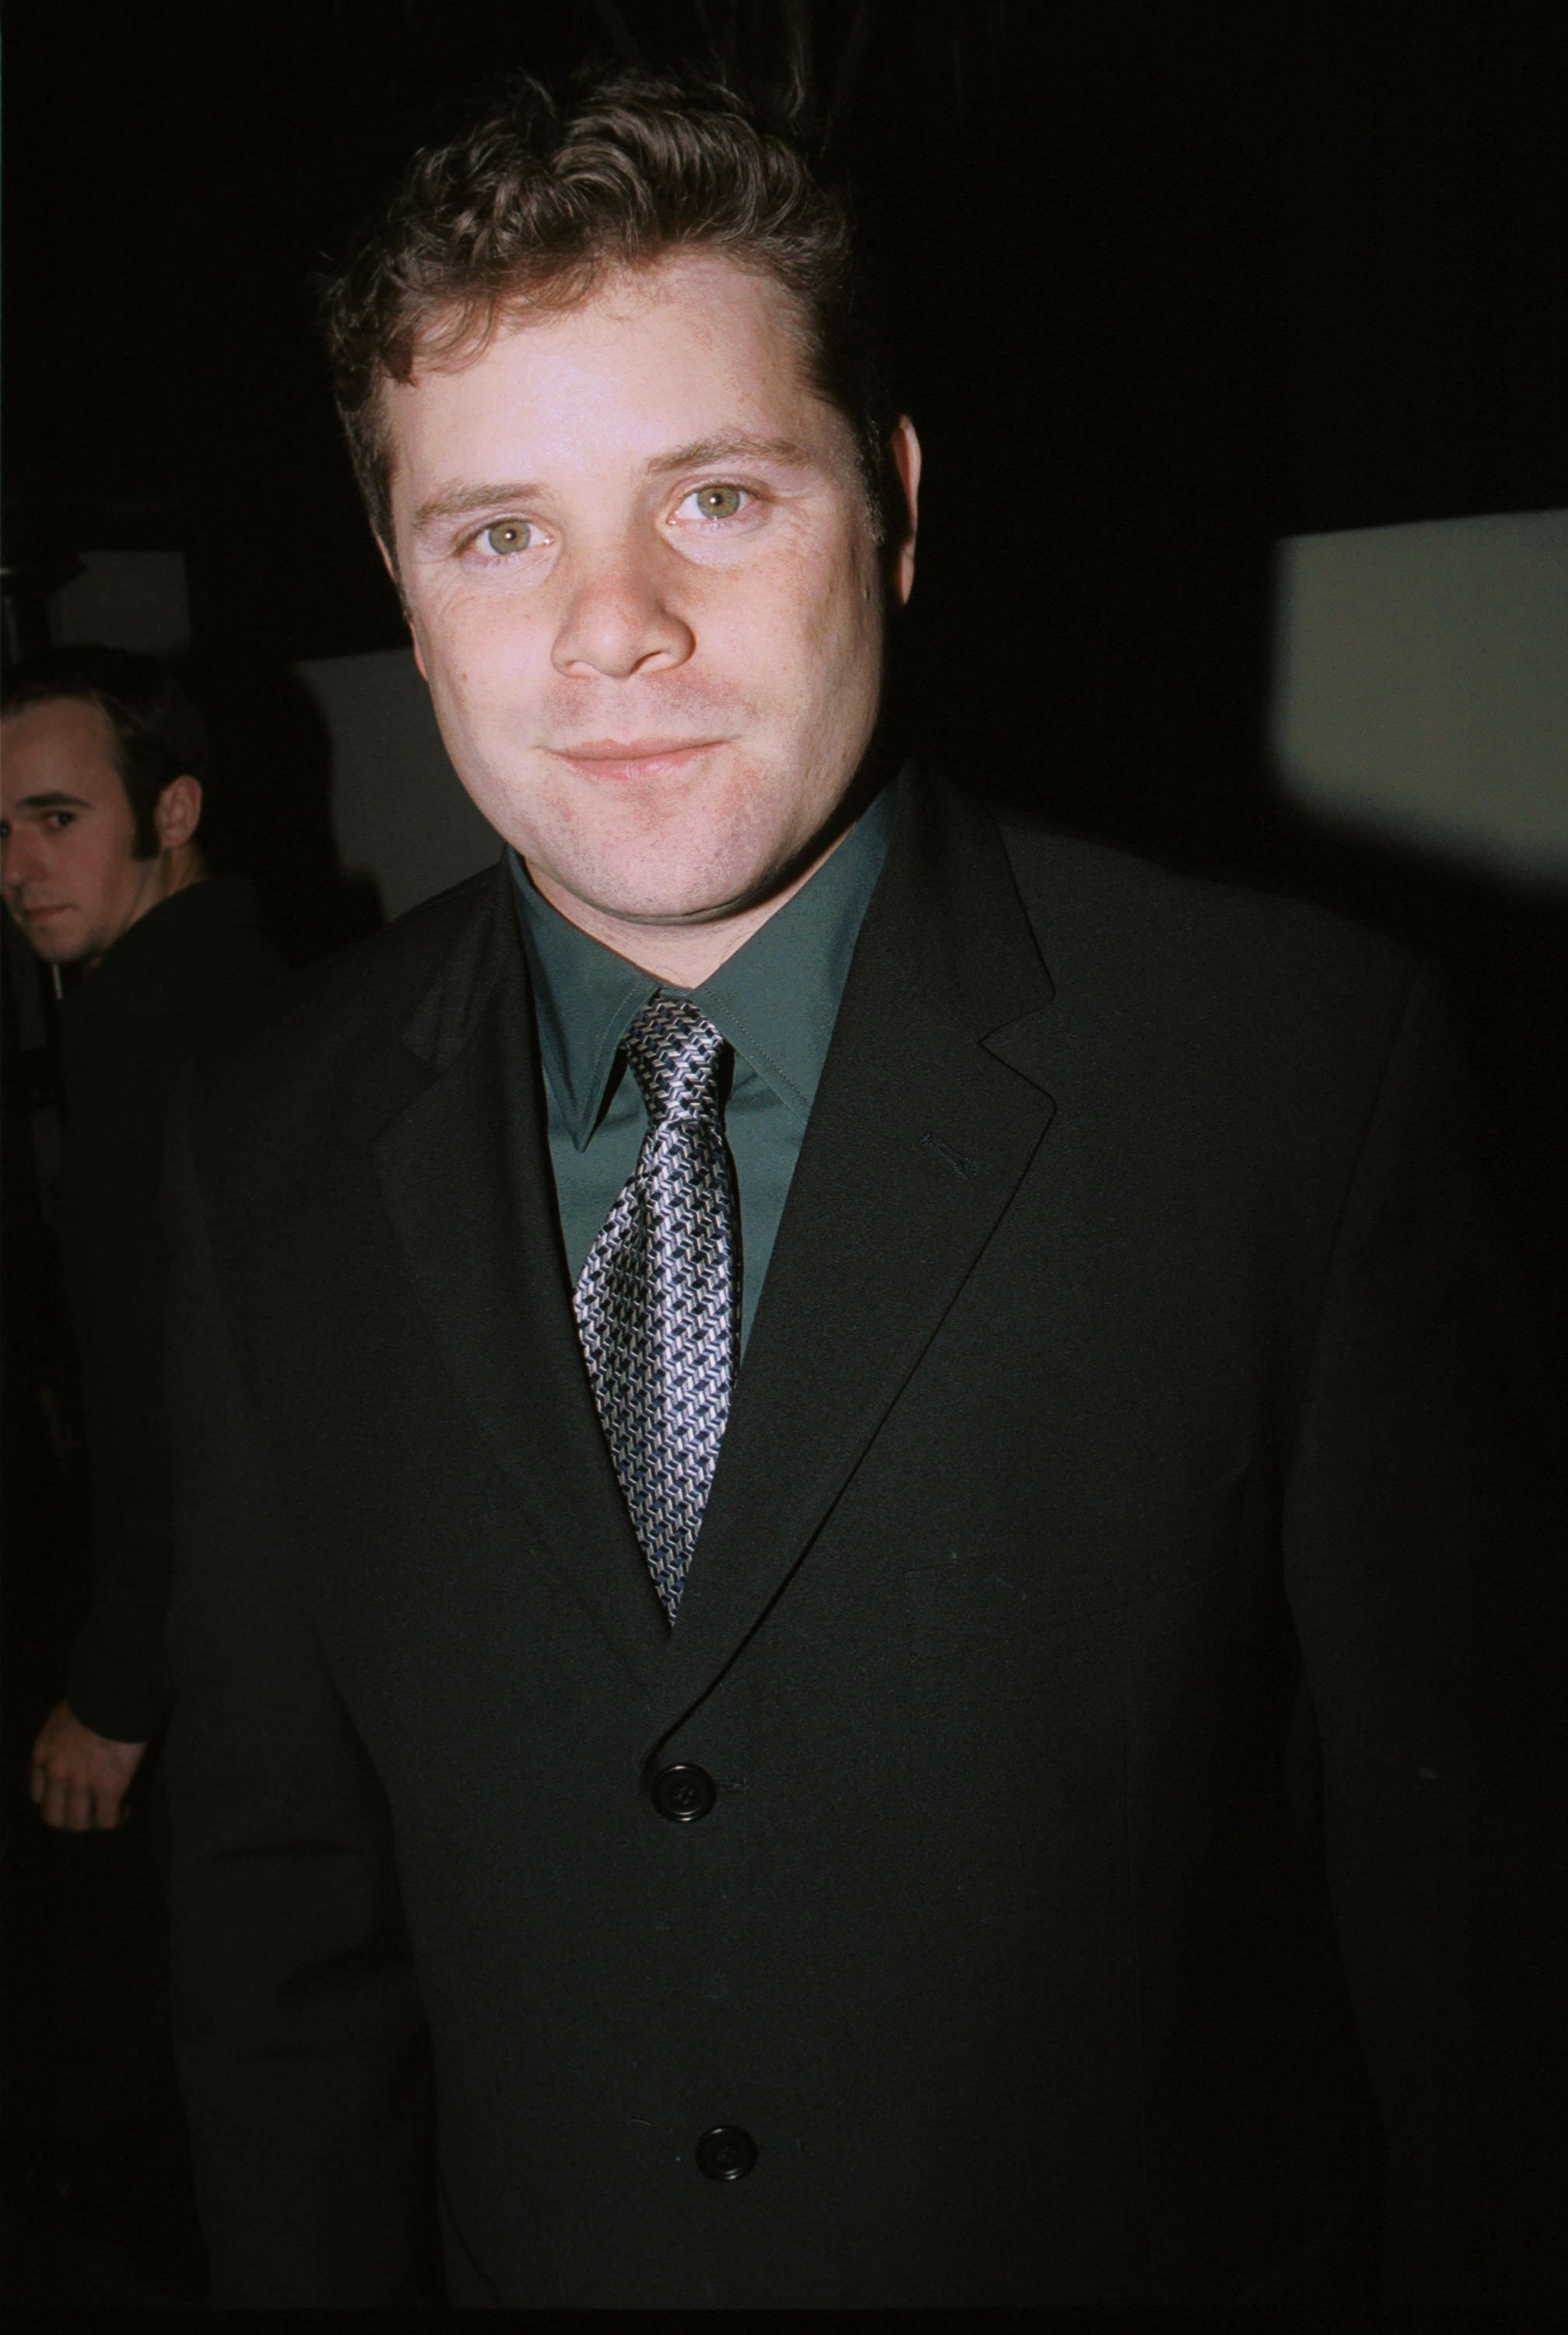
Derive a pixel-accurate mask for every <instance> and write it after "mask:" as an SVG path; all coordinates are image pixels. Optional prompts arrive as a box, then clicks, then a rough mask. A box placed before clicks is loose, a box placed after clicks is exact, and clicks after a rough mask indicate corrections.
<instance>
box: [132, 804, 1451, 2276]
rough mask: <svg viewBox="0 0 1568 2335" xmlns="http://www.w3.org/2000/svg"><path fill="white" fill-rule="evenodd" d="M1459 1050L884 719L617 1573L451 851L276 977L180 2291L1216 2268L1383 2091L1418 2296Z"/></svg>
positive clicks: (1271, 2228) (259, 1102)
mask: <svg viewBox="0 0 1568 2335" xmlns="http://www.w3.org/2000/svg"><path fill="white" fill-rule="evenodd" d="M1453 1115H1454V1100H1453V1088H1452V1086H1451V1083H1450V1078H1449V1072H1448V1070H1447V1066H1446V1062H1445V1060H1444V1057H1443V1055H1442V1053H1441V1051H1440V1048H1439V1047H1438V1046H1437V1043H1436V1042H1435V1040H1434V1036H1433V1029H1432V1021H1431V1010H1430V1003H1429V999H1428V989H1427V982H1426V977H1425V976H1424V975H1422V974H1418V972H1417V971H1416V969H1415V968H1414V967H1413V965H1412V964H1411V962H1410V961H1409V960H1408V958H1406V957H1405V956H1403V955H1402V954H1400V953H1399V951H1398V950H1397V949H1395V948H1394V947H1392V946H1391V945H1389V944H1387V943H1385V942H1384V941H1382V940H1380V939H1379V938H1377V937H1375V936H1373V935H1370V934H1367V933H1365V932H1362V931H1360V930H1358V929H1355V928H1353V927H1351V926H1349V925H1345V924H1343V923H1341V922H1340V921H1338V920H1337V919H1335V918H1332V917H1331V916H1326V915H1324V914H1322V913H1320V912H1319V911H1316V910H1314V909H1312V908H1308V907H1302V906H1292V905H1286V904H1281V903H1277V902H1271V901H1266V900H1263V899H1259V898H1255V897H1253V896H1248V895H1245V894H1242V893H1238V892H1234V891H1231V890H1228V889H1224V888H1222V887H1213V886H1207V885H1204V884H1200V883H1195V882H1192V881H1187V880H1184V879H1182V878H1179V877H1174V876H1171V875H1168V874H1166V873H1163V872H1161V871H1158V870H1157V869H1155V868H1152V867H1147V866H1144V865H1142V864H1140V863H1138V862H1136V861H1133V860H1130V859H1128V858H1126V857H1121V856H1119V855H1118V854H1115V853H1111V852H1108V851H1104V850H1101V849H1098V848H1093V847H1090V846H1088V845H1084V844H1079V843H1074V842H1070V841H1064V840H1062V839H1060V838H1052V837H1050V836H1049V835H1046V834H1043V833H1039V832H1036V831H1033V830H1031V829H1030V828H1026V827H1023V826H1019V825H1013V824H1002V825H1001V826H999V825H998V823H997V822H996V821H995V820H994V819H992V817H991V815H990V814H988V813H987V812H985V811H983V810H982V809H978V808H976V807H974V806H973V805H970V804H968V803H966V802H965V801H963V799H961V798H959V797H957V796H954V795H951V794H949V793H947V792H945V791H944V790H938V789H934V788H926V787H923V786H921V785H920V784H918V783H917V782H916V781H915V780H912V779H906V780H905V781H904V782H903V794H902V799H901V802H900V806H899V811H898V818H897V824H896V830H895V840H894V843H893V847H892V850H891V853H890V857H889V861H888V865H887V867H886V871H885V874H884V877H883V880H882V883H881V886H880V887H879V890H878V892H877V894H876V898H875V899H874V901H873V903H872V906H871V908H870V910H869V912H868V915H867V917H866V925H865V927H864V931H863V934H862V937H861V941H860V945H859V948H858V952H857V956H856V959H855V963H854V966H853V969H852V972H851V974H850V979H849V983H848V986H847V991H846V993H845V997H844V1002H843V1007H842V1010H841V1013H840V1016H839V1021H838V1025H837V1031H836V1033H835V1036H834V1040H833V1045H832V1050H831V1052H830V1055H829V1058H828V1064H827V1067H826V1071H825V1072H824V1076H823V1080H822V1084H821V1087H820V1090H819V1091H818V1099H817V1103H816V1108H815V1110H814V1112H813V1115H812V1119H811V1122H810V1126H809V1129H808V1133H807V1137H806V1140H805V1145H804V1148H803V1150H802V1152H801V1156H800V1160H799V1168H798V1170H797V1174H796V1177H795V1181H794V1184H793V1187H792V1188H791V1191H790V1195H789V1205H788V1209H787V1212H786V1215H785V1217H784V1221H783V1225H782V1226H781V1229H780V1233H779V1242H778V1245H777V1248H776V1250H775V1253H774V1256H773V1262H772V1266H771V1271H770V1273H769V1279H768V1283H767V1284H766V1287H765V1289H764V1292H763V1295H762V1299H761V1304H760V1311H759V1313H758V1315H757V1319H756V1325H755V1329H754V1331H753V1334H752V1338H751V1342H750V1346H749V1349H748V1352H747V1356H746V1361H745V1364H744V1368H743V1370H742V1371H741V1374H740V1380H739V1382H738V1385H737V1389H736V1393H735V1399H734V1404H733V1409H732V1412H731V1422H730V1426H729V1430H728V1434H727V1437H726V1439H725V1443H724V1447H723V1451H722V1454H721V1461H720V1466H719V1469H718V1474H717V1477H716V1478H715V1482H714V1485H713V1490H712V1495H711V1501H710V1505H709V1508H708V1512H707V1516H706V1520H705V1523H704V1525H703V1529H702V1538H701V1542H700V1545H699V1547H698V1550H697V1553H696V1556H695V1559H694V1563H693V1565H692V1573H691V1576H690V1580H689V1584H688V1587H687V1590H686V1593H685V1601H684V1603H683V1605H682V1613H681V1618H680V1623H679V1625H678V1627H677V1628H676V1630H675V1631H674V1633H673V1635H672V1634H671V1633H669V1632H668V1631H667V1630H666V1626H665V1624H664V1622H663V1617H662V1614H661V1612H660V1609H659V1606H658V1603H657V1602H656V1600H655V1597H654V1595H653V1589H652V1586H651V1584H650V1582H649V1578H648V1574H647V1571H646V1568H645V1566H644V1563H643V1561H642V1558H641V1556H640V1555H639V1552H638V1549H637V1546H636V1544H635V1541H634V1537H633V1535H632V1532H631V1529H630V1526H629V1524H628V1521H627V1518H626V1515H625V1512H624V1507H623V1505H622V1501H621V1498H620V1495H619V1492H618V1489H617V1487H616V1484H615V1477H614V1475H613V1472H612V1470H611V1467H610V1464H609V1460H608V1458H607V1455H606V1452H605V1446H604V1443H603V1439H602V1438H601V1435H600V1431H599V1429H598V1426H597V1423H596V1420H595V1414H594V1410H593V1405H592V1400H591V1397H590V1393H589V1390H588V1386H587V1382H586V1375H585V1372H584V1369H583V1364H582V1361H581V1358H580V1355H579V1352H578V1349H577V1346H576V1338H575V1334H574V1328H573V1323H572V1317H571V1313H570V1307H569V1292H568V1286H567V1281H566V1268H565V1264H564V1261H563V1257H562V1254H561V1249H560V1244H559V1237H558V1231H557V1216H556V1209H555V1204H554V1198H553V1194H552V1189H551V1182H550V1171H549V1166H548V1161H547V1148H546V1141H545V1132H544V1102H543V1097H542V1091H541V1086H540V1072H539V1066H538V1057H537V1044H536V1039H535V1032H534V1026H533V1015H532V1007H531V1001H530V998H529V994H528V985H527V974H526V970H525V965H524V960H523V956H522V953H521V951H520V949H519V948H518V945H517V935H516V931H515V922H514V912H513V906H512V903H511V900H510V898H509V896H508V882H507V877H506V876H505V874H504V872H500V873H498V875H497V876H496V877H493V878H492V877H490V876H489V875H486V876H483V877H477V878H475V879H474V880H473V881H472V882H470V883H469V884H467V885H464V886H461V887H459V888H458V889H457V890H455V891H453V892H451V893H449V894H447V895H446V896H444V897H442V898H440V899H439V900H436V901H433V902H431V903H430V904H429V905H428V906H425V907H423V908H421V909H419V910H416V911H415V912H414V913H413V914H412V915H411V916H407V917H405V918H403V919H402V921H401V922H400V923H399V924H398V925H394V926H393V927H392V929H391V930H390V931H389V932H387V933H386V934H385V935H382V937H381V938H380V939H378V940H376V941H374V942H373V943H371V944H370V945H368V946H367V947H366V948H365V949H363V950H362V951H360V952H357V953H356V954H353V955H352V956H351V957H349V958H347V959H346V960H344V961H341V962H340V963H338V964H335V965H334V966H332V967H330V968H327V969H325V970H323V971H319V972H317V973H316V974H314V975H312V976H307V977H306V978H305V980H304V982H303V983H300V984H297V985H296V987H295V991H294V993H293V998H292V1003H291V1005H290V1008H289V1010H288V1011H287V1012H286V1013H284V1014H282V1015H281V1016H279V1017H278V1018H277V1019H276V1021H275V1022H274V1024H273V1026H272V1028H271V1030H270V1032H269V1033H268V1034H267V1035H266V1038H265V1039H264V1040H263V1041H262V1042H259V1043H257V1044H256V1045H254V1046H252V1047H251V1048H250V1049H249V1050H248V1051H247V1053H246V1054H245V1055H244V1056H243V1057H242V1058H240V1059H239V1060H238V1061H236V1062H234V1063H231V1064H229V1065H228V1066H227V1067H226V1068H224V1069H223V1070H221V1071H218V1072H217V1073H215V1074H214V1075H212V1076H211V1077H209V1078H208V1080H207V1081H206V1082H205V1084H204V1086H203V1087H201V1088H200V1089H199V1090H198V1093H197V1095H196V1097H195V1099H194V1101H193V1103H192V1107H191V1109H190V1112H189V1124H188V1126H187V1129H186V1131H185V1134H184V1136H183V1138H181V1140H180V1142H179V1145H178V1147H177V1169H176V1175H175V1179H174V1184H173V1187H172V1188H173V1197H172V1210H173V1219H174V1224H175V1229H176V1234H177V1237H178V1239H179V1244H180V1248H181V1253H182V1264H181V1272H180V1288H179V1299H178V1309H177V1323H178V1328H177V1337H176V1350H175V1356H174V1369H175V1386H176V1391H175V1410H176V1416H177V1417H178V1418H179V1419H180V1420H181V1421H182V1422H183V1429H184V1454H183V1524H182V1556H181V1577H180V1585H179V1592H178V1596H177V1602H176V1617H175V1632H174V1636H175V1654H176V1664H177V1675H178V1679H179V1692H180V1702H179V1710H178V1712H177V1716H176V1720H175V1725H174V1729H173V1736H172V1739H171V1745H170V1751H169V1768H170V1781H171V1789H172V1794H173V1807H174V1818H175V1826H176V1895H175V1906H176V1957H177V1992H178V2003H179V2023H180V2028H181V2031H182V2036H183V2043H182V2050H183V2065H184V2071H185V2082H186V2086H187V2090H188V2098H189V2105H190V2108H191V2113H192V2118H193V2124H194V2130H195V2136H196V2148H197V2156H198V2178H199V2182H200V2185H201V2189H202V2192H203V2195H204V2200H205V2214H206V2218H207V2224H208V2236H209V2240H210V2243H211V2248H212V2253H213V2258H214V2264H215V2272H216V2278H217V2286H218V2296H219V2298H220V2299H222V2300H225V2301H235V2302H248V2303H257V2304H281V2303H305V2302H313V2303H324V2304H333V2303H337V2304H369V2303H373V2302H387V2301H397V2300H399V2299H402V2298H405V2297H406V2296H408V2295H409V2294H410V2293H411V2292H414V2291H417V2290H418V2285H419V2280H420V2276H421V2272H420V2267H419V2264H420V2259H421V2244H422V2243H423V2240H422V2233H423V2232H424V2230H425V2227H426V2224H427V2221H428V2216H429V2206H430V2200H431V2197H432V2196H433V2195H438V2194H439V2197H440V2214H441V2223H442V2234H443V2239H444V2248H445V2259H446V2270H447V2277H448V2281H449V2284H450V2292H451V2295H452V2298H453V2299H454V2300H456V2301H466V2302H485V2301H496V2300H499V2301H504V2302H507V2303H511V2304H519V2305H532V2306H539V2305H567V2306H579V2307H587V2306H599V2307H649V2308H661V2307H663V2308H690V2307H702V2306H711V2305H712V2306H737V2307H748V2306H750V2307H764V2306H774V2307H806V2308H810V2307H818V2306H841V2307H857V2306H860V2307H877V2306H905V2307H909V2306H916V2307H917V2306H928V2305H939V2304H956V2305H985V2304H1040V2303H1080V2302H1087V2303H1099V2302H1115V2301H1132V2302H1137V2301H1155V2302H1160V2301H1170V2302H1178V2303H1190V2304H1204V2303H1210V2302H1226V2301H1233V2300H1236V2299H1239V2298H1241V2297H1244V2296H1245V2295H1247V2294H1249V2293H1250V2292H1252V2291H1263V2290H1264V2289H1266V2287H1267V2284H1268V2282H1269V2281H1270V2280H1271V2279H1273V2278H1275V2277H1277V2276H1278V2275H1280V2274H1281V2272H1282V2267H1283V2266H1284V2265H1286V2264H1288V2263H1289V2262H1291V2260H1292V2258H1293V2257H1295V2256H1297V2255H1298V2254H1299V2253H1301V2252H1302V2249H1306V2250H1308V2252H1310V2250H1311V2248H1312V2244H1313V2243H1314V2241H1315V2239H1316V2237H1317V2235H1318V2233H1321V2232H1323V2231H1326V2230H1331V2229H1332V2228H1334V2227H1336V2226H1338V2224H1340V2222H1341V2220H1342V2219H1343V2217H1344V2216H1345V2215H1346V2214H1353V2212H1354V2211H1355V2210H1356V2207H1357V2201H1358V2200H1359V2199H1360V2197H1361V2195H1363V2194H1364V2191H1365V2188H1366V2185H1367V2183H1368V2182H1369V2180H1370V2178H1371V2177H1372V2175H1373V2173H1374V2169H1375V2166H1376V2165H1377V2162H1378V2156H1379V2145H1380V2144H1379V2129H1378V2116H1377V2114H1376V2112H1375V2109H1374V2099H1375V2098H1376V2099H1378V2101H1379V2105H1380V2108H1381V2117H1382V2124H1383V2127H1384V2129H1385V2131H1386V2132H1387V2134H1389V2136H1391V2137H1392V2140H1393V2143H1394V2146H1395V2170H1396V2176H1397V2190H1398V2198H1397V2203H1398V2206H1399V2215H1398V2218H1399V2224H1400V2226H1401V2228H1402V2229H1403V2231H1404V2232H1405V2233H1406V2234H1405V2241H1404V2243H1406V2246H1407V2249H1408V2251H1409V2252H1410V2253H1412V2254H1413V2257H1414V2258H1415V2259H1416V2260H1417V2262H1418V2267H1419V2269H1420V2271H1421V2272H1422V2274H1424V2275H1425V2276H1426V2277H1427V2278H1428V2281H1430V2282H1435V2284H1436V2287H1437V2291H1438V2292H1439V2293H1445V2292H1452V2291H1453V2289H1452V2288H1451V2287H1448V2286H1447V2285H1446V2281H1447V2276H1448V2273H1447V2271H1446V2270H1445V2269H1444V2268H1443V2267H1442V2266H1441V2261H1440V2254H1441V2245H1442V2243H1444V2242H1446V2239H1447V2235H1448V2234H1449V2232H1448V2224H1447V2214H1448V2210H1449V2206H1450V2204H1451V2199H1450V2198H1449V2197H1448V2196H1447V2195H1446V2194H1445V2193H1444V2191H1443V2189H1442V2185H1441V2180H1440V2178H1439V2177H1438V2176H1439V2175H1440V2173H1441V2171H1442V2166H1441V2165H1440V2163H1439V2158H1440V2156H1441V2154H1442V2152H1441V2151H1440V2150H1439V2149H1438V2148H1437V2146H1435V2144H1436V2141H1437V2138H1438V2136H1451V2135H1452V2134H1453V2132H1454V2131H1455V2129H1456V2127H1457V2125H1458V2124H1460V2123H1462V2121H1463V2113H1464V2109H1463V2099H1462V2088H1463V2084H1464V2081H1465V2076H1464V2070H1463V2067H1462V2064H1461V2055H1460V2054H1459V2053H1458V2051H1457V2038H1458V2035H1459V2031H1460V2030H1459V2027H1458V2025H1457V2023H1456V2021H1455V2020H1454V2017H1453V2013H1454V2010H1455V2006H1456V2004H1457V2002H1458V2001H1460V1999H1461V1998H1462V1995H1463V1991H1464V1986H1465V1974H1464V1968H1463V1959H1464V1953H1465V1933H1466V1902H1465V1895H1464V1882H1463V1872H1464V1856H1463V1845H1464V1837H1465V1833H1466V1807H1467V1786H1466V1741H1465V1739H1466V1724H1465V1710H1464V1692H1463V1684H1462V1681H1463V1672H1464V1660H1465V1652H1466V1640H1467V1633H1468V1626H1469V1625H1468V1621H1467V1606H1466V1594H1467V1593H1466V1585H1465V1584H1466V1551H1467V1545H1468V1541H1469V1536H1470V1532H1471V1518H1472V1514H1473V1508H1474V1499H1473V1494H1472V1489H1471V1480H1470V1463H1469V1461H1468V1460H1467V1458H1466V1442H1467V1439H1468V1436H1469V1430H1470V1429H1471V1427H1472V1424H1473V1420H1472V1416H1471V1412H1472V1406H1473V1404H1474V1401H1475V1400H1476V1395H1475V1390H1474V1389H1473V1387H1471V1386H1470V1385H1469V1383H1468V1381H1467V1379H1466V1366H1465V1363H1464V1358H1463V1347H1464V1342H1465V1341H1464V1325H1465V1323H1466V1317H1467V1315H1468V1313H1470V1312H1471V1311H1472V1310H1473V1309H1472V1305H1471V1291H1470V1287H1469V1283H1470V1278H1471V1273H1472V1264H1471V1260H1472V1257H1473V1248H1472V1226H1471V1224H1470V1220H1469V1214H1468V1210H1469V1202H1468V1200H1467V1198H1466V1189H1465V1187H1464V1184H1463V1180H1462V1178H1461V1177H1459V1175H1458V1174H1457V1170H1456V1169H1455V1168H1454V1164H1453V1162H1454V1149H1453V1145H1452V1141H1451V1135H1452V1123H1453ZM681 1760H685V1761H691V1762H693V1763H695V1764H697V1765H699V1766H701V1767H702V1768H703V1769H704V1770H705V1771H706V1772H707V1773H708V1775H709V1776H711V1778H712V1779H713V1782H714V1784H715V1785H716V1787H717V1791H716V1797H715V1800H714V1805H713V1807H712V1808H711V1812H710V1813H709V1814H708V1815H707V1816H705V1817H702V1818H701V1819H700V1820H699V1821H696V1822H690V1823H678V1822H673V1821H671V1820H669V1819H668V1818H666V1817H664V1816H663V1815H661V1814H660V1813H659V1811H658V1808H657V1807H656V1805H655V1802H654V1799H653V1797H652V1796H651V1792H650V1788H649V1787H650V1781H651V1778H653V1776H654V1775H655V1774H656V1773H657V1772H658V1771H659V1770H660V1769H661V1768H663V1767H665V1766H667V1765H669V1764H671V1763H673V1762H675V1761H681ZM1369 2069H1370V2079H1371V2080H1370V2083H1369ZM432 2087H433V2110H434V2113H433V2124H432ZM720 2126H739V2127H743V2128H744V2129H745V2130H746V2131H747V2132H749V2133H750V2135H751V2136H752V2137H753V2139H754V2141H755V2144H756V2146H757V2150H758V2156H757V2162H756V2165H755V2167H754V2169H753V2170H751V2171H750V2174H749V2175H747V2176H746V2177H744V2178H742V2179H739V2180H734V2181H723V2180H716V2179H713V2178H710V2177H706V2176H705V2175H704V2174H703V2173H702V2171H701V2170H700V2169H699V2167H698V2164H697V2162H696V2157H695V2144H696V2142H697V2140H698V2138H699V2136H701V2135H702V2134H703V2133H705V2132H707V2131H709V2130H711V2128H712V2127H720ZM432 2129H433V2131H434V2134H435V2136H436V2147H437V2152H438V2159H439V2161H438V2163H437V2165H436V2166H435V2168H434V2169H433V2171H432V2168H431V2163H430V2160H429V2158H428V2156H427V2154H426V2150H427V2146H428V2139H429V2136H430V2134H431V2130H432Z"/></svg>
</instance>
